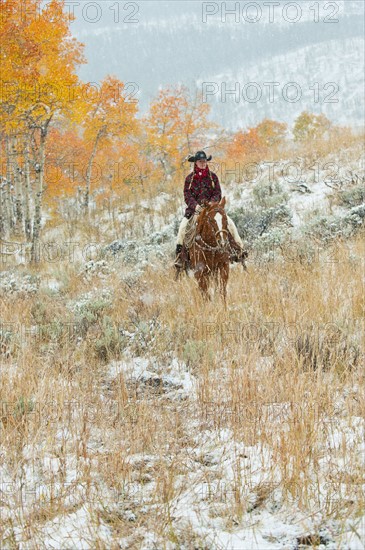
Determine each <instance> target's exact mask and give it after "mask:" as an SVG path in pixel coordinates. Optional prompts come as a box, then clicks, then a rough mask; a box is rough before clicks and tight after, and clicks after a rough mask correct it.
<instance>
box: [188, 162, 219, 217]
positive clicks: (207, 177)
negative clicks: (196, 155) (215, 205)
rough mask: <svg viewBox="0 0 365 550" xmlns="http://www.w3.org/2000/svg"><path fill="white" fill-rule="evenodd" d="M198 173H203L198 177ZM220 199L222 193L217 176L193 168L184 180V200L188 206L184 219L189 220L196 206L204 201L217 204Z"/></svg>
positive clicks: (207, 171)
mask: <svg viewBox="0 0 365 550" xmlns="http://www.w3.org/2000/svg"><path fill="white" fill-rule="evenodd" d="M199 172H203V175H202V176H199ZM212 180H213V183H212ZM221 198H222V191H221V186H220V184H219V179H218V176H217V175H216V174H214V172H210V171H209V169H208V170H205V171H202V170H199V169H198V168H197V167H195V169H194V172H191V174H189V175H188V176H187V177H186V179H185V185H184V199H185V202H186V204H187V205H188V206H187V208H186V210H185V214H184V216H185V218H188V219H189V218H191V216H192V215H193V214H194V212H195V207H196V205H197V204H202V202H203V201H204V200H207V201H212V202H219V201H220V200H221Z"/></svg>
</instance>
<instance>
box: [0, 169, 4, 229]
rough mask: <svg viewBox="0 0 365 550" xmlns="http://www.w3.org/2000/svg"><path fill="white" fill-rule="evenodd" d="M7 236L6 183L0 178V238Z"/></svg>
mask: <svg viewBox="0 0 365 550" xmlns="http://www.w3.org/2000/svg"><path fill="white" fill-rule="evenodd" d="M4 236H5V219H4V183H3V179H2V178H0V238H1V237H4Z"/></svg>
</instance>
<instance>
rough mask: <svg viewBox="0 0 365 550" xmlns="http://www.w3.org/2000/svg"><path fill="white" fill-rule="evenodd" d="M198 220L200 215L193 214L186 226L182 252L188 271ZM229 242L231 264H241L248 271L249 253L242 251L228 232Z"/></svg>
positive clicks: (182, 258)
mask: <svg viewBox="0 0 365 550" xmlns="http://www.w3.org/2000/svg"><path fill="white" fill-rule="evenodd" d="M197 218H198V215H197V214H193V215H192V216H191V218H189V220H188V223H187V225H186V230H185V237H184V243H183V247H182V250H181V260H182V262H183V264H184V268H185V269H188V268H189V265H190V259H189V251H190V248H191V246H192V244H193V242H194V240H195V235H196V229H197V224H196V220H197ZM228 241H229V248H230V251H229V252H230V256H229V260H230V262H231V263H233V262H238V263H241V264H242V266H243V267H244V269H246V264H245V262H244V260H245V259H246V258H247V256H248V252H247V251H244V250H242V248H241V247H240V245H239V244H238V243H236V241H235V240H234V238H233V236H232V235H231V233H230V232H228Z"/></svg>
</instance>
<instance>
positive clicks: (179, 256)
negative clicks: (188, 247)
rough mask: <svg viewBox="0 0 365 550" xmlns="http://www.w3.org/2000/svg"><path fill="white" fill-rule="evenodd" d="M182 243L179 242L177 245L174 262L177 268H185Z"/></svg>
mask: <svg viewBox="0 0 365 550" xmlns="http://www.w3.org/2000/svg"><path fill="white" fill-rule="evenodd" d="M182 248H183V247H182V244H177V245H176V252H175V254H176V258H175V262H174V266H175V267H176V269H177V270H181V269H183V268H184V261H183V259H182V254H181V251H182Z"/></svg>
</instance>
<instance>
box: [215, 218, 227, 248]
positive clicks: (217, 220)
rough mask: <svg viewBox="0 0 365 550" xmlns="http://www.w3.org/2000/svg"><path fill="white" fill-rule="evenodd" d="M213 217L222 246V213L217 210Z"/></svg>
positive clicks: (223, 234) (223, 238)
mask: <svg viewBox="0 0 365 550" xmlns="http://www.w3.org/2000/svg"><path fill="white" fill-rule="evenodd" d="M214 219H215V221H216V224H217V225H218V233H217V234H219V238H220V242H221V245H222V246H223V245H224V244H225V231H223V221H222V220H223V217H222V214H220V213H219V212H217V213H216V215H215V216H214Z"/></svg>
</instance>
